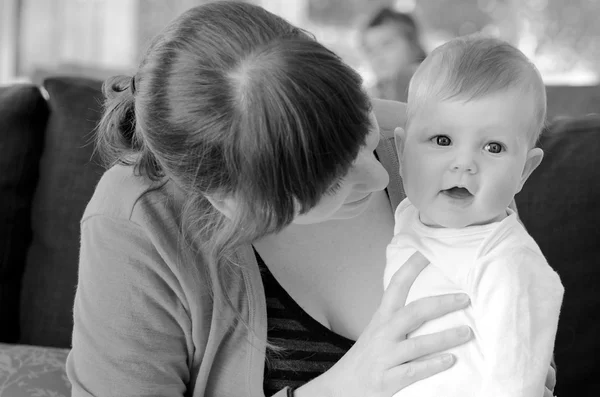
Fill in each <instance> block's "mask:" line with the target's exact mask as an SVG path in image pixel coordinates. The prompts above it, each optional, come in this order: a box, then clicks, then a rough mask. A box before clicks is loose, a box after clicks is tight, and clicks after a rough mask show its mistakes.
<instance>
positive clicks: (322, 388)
mask: <svg viewBox="0 0 600 397" xmlns="http://www.w3.org/2000/svg"><path fill="white" fill-rule="evenodd" d="M327 377H328V376H327V372H325V373H323V374H321V375H319V376H318V377H316V378H315V379H313V380H311V381H310V382H307V383H305V384H303V385H302V386H300V387H298V388H296V389H294V390H293V397H335V393H333V391H332V390H331V388H330V387H329V384H327Z"/></svg>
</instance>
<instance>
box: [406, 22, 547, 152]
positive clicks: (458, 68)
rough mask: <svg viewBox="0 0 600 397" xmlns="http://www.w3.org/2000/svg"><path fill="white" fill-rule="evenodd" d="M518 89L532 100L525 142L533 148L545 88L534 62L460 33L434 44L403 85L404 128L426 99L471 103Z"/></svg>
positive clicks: (539, 127) (543, 107)
mask: <svg viewBox="0 0 600 397" xmlns="http://www.w3.org/2000/svg"><path fill="white" fill-rule="evenodd" d="M514 88H517V89H521V90H522V91H523V93H524V94H530V95H525V96H524V97H525V98H532V99H533V101H534V102H535V112H534V114H532V126H531V137H530V140H529V144H530V145H531V146H534V145H535V144H536V142H537V140H538V138H539V136H540V133H541V132H542V129H543V127H544V123H545V120H546V88H545V86H544V82H543V80H542V77H541V75H540V72H539V71H538V69H537V68H536V67H535V65H534V64H533V63H532V62H531V61H530V60H529V59H528V58H527V57H526V56H525V54H523V53H522V52H521V51H520V50H518V49H517V48H515V47H513V46H512V45H510V44H509V43H507V42H505V41H502V40H500V39H496V38H492V37H486V36H483V35H480V34H475V35H469V36H462V37H458V38H455V39H453V40H450V41H449V42H447V43H445V44H443V45H441V46H439V47H437V48H436V49H435V50H433V51H432V52H431V54H430V55H429V56H428V57H427V58H426V59H425V60H424V61H423V62H422V63H421V65H420V66H419V68H418V69H417V71H416V72H415V74H414V75H413V77H412V79H411V81H410V85H409V88H408V106H407V127H408V126H409V125H410V122H411V119H412V118H413V117H414V116H415V114H416V113H417V112H418V110H419V109H420V108H422V106H423V105H424V104H425V103H426V102H427V101H428V100H431V99H435V100H438V101H443V100H451V99H459V100H464V101H471V100H474V99H478V98H482V97H484V96H486V95H489V94H493V93H497V92H502V91H507V90H509V89H514Z"/></svg>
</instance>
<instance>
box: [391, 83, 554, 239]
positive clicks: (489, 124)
mask: <svg viewBox="0 0 600 397" xmlns="http://www.w3.org/2000/svg"><path fill="white" fill-rule="evenodd" d="M534 110H535V109H534V103H533V100H532V99H531V95H530V94H523V93H522V92H521V91H518V90H510V91H506V92H500V93H494V94H490V95H488V96H485V97H483V98H478V99H475V100H472V101H469V102H465V101H463V100H448V101H437V100H431V101H430V102H429V103H427V104H426V106H424V107H423V108H422V109H419V110H418V111H417V113H416V115H415V116H414V118H413V119H412V120H411V122H410V124H409V127H408V130H407V131H406V133H405V134H404V135H405V136H404V139H403V144H404V146H403V153H402V154H401V155H400V161H401V164H402V165H401V172H402V177H403V181H404V186H405V190H406V194H407V196H408V198H409V199H410V201H411V202H412V203H413V204H414V205H415V206H416V207H417V208H418V209H419V211H420V214H421V221H422V222H423V223H424V224H426V225H430V226H434V227H450V228H459V227H464V226H469V225H479V224H486V223H490V222H493V221H497V220H500V219H502V218H504V217H505V216H506V209H507V207H508V205H509V204H510V203H511V201H512V200H513V197H514V195H515V194H516V193H518V192H519V191H520V190H521V187H522V186H523V183H524V182H525V180H526V179H527V177H528V176H529V174H530V173H531V172H532V171H533V169H535V167H537V165H538V164H539V161H541V156H542V155H543V152H542V151H541V149H533V150H530V137H531V133H532V126H533V119H532V115H533V114H534ZM397 138H398V137H397ZM536 154H539V156H537V157H536ZM538 157H539V158H538ZM536 160H539V161H537V162H536Z"/></svg>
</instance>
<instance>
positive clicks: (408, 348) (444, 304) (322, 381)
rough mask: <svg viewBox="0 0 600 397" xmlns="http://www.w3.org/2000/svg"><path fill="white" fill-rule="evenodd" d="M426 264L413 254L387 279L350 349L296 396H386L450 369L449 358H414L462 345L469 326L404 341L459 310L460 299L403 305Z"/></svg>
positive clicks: (433, 299)
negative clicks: (419, 330)
mask: <svg viewBox="0 0 600 397" xmlns="http://www.w3.org/2000/svg"><path fill="white" fill-rule="evenodd" d="M427 265H428V262H427V260H426V259H425V258H424V257H423V256H422V255H421V254H415V255H413V256H412V257H411V258H410V259H409V260H408V261H407V262H406V264H405V265H404V266H402V268H401V269H400V270H399V271H398V272H396V274H395V275H394V276H393V278H392V280H391V282H390V284H389V286H388V288H387V290H386V291H385V292H384V295H383V298H382V301H381V305H380V306H379V309H378V310H377V312H376V313H375V314H374V316H373V319H372V320H371V322H370V323H369V325H368V326H367V327H366V329H365V331H364V332H363V333H362V334H361V336H360V337H359V338H358V340H357V341H356V343H355V344H354V346H352V348H351V349H350V350H349V351H348V352H347V353H346V355H344V357H342V359H341V360H340V361H339V362H337V363H336V364H335V365H334V366H333V367H332V368H331V369H330V370H329V371H327V372H325V373H324V374H322V375H321V376H319V377H318V378H316V379H314V380H313V381H311V382H309V383H307V384H305V385H304V386H302V387H300V388H299V389H297V390H296V392H295V395H296V396H297V397H303V396H315V397H316V396H330V397H342V396H343V397H353V396H357V397H359V396H360V397H363V396H371V397H391V396H392V395H393V394H394V393H396V392H398V391H399V390H402V389H403V388H405V387H406V386H408V385H410V384H412V383H414V382H416V381H418V380H420V379H423V378H427V377H429V376H431V375H434V374H436V373H438V372H441V371H444V370H446V369H448V368H450V367H451V366H452V364H453V363H454V357H453V356H452V355H449V354H443V355H436V356H433V357H429V358H426V359H421V360H419V358H421V357H423V356H425V355H429V354H432V353H437V352H440V351H443V350H446V349H449V348H451V347H454V346H457V345H460V344H462V343H465V342H467V341H468V340H470V339H471V338H472V332H471V330H470V328H469V327H466V326H465V327H459V328H455V329H449V330H445V331H442V332H438V333H435V334H431V335H422V336H418V337H415V338H411V339H406V335H407V334H408V333H410V332H411V331H414V330H415V329H417V328H419V327H420V326H421V325H422V324H423V323H425V322H426V321H428V320H431V319H434V318H437V317H440V316H442V315H444V314H447V313H449V312H452V311H455V310H459V309H462V308H464V307H466V306H467V305H468V304H469V300H468V297H467V296H466V295H465V294H452V295H441V296H435V297H428V298H423V299H419V300H417V301H414V302H411V303H409V304H408V305H405V301H406V297H407V295H408V291H409V290H410V287H411V285H412V284H413V282H414V280H415V279H416V278H417V276H418V275H419V273H420V272H421V271H422V270H423V269H424V268H425V267H426V266H427Z"/></svg>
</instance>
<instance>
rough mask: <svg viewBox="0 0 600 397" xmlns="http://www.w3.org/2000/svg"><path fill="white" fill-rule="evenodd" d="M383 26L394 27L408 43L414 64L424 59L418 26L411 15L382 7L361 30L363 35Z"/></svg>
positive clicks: (424, 54) (424, 53)
mask: <svg viewBox="0 0 600 397" xmlns="http://www.w3.org/2000/svg"><path fill="white" fill-rule="evenodd" d="M384 25H394V26H396V28H397V29H398V33H399V34H401V35H402V36H404V38H405V39H406V41H407V42H408V43H410V46H411V48H412V51H413V54H414V57H415V59H414V61H415V62H416V63H418V62H421V61H422V60H423V59H425V57H426V55H427V54H426V52H425V50H424V49H423V46H422V45H421V39H420V31H419V26H418V25H417V23H416V22H415V19H414V18H413V16H412V15H411V14H407V13H404V12H399V11H395V10H393V9H391V8H389V7H383V8H381V9H379V10H378V11H377V12H376V13H375V14H373V15H372V16H371V18H369V19H368V20H367V22H366V24H365V25H364V27H363V29H362V32H363V35H364V33H365V32H366V31H368V30H369V29H372V28H376V27H379V26H384Z"/></svg>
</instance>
